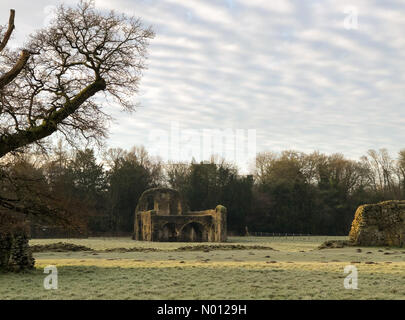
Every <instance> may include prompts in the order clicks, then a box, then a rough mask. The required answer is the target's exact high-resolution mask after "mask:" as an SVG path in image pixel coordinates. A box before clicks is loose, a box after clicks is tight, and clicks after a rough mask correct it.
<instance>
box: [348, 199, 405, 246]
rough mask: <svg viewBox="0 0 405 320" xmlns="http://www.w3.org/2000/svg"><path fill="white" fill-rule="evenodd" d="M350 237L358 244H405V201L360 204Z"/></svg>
mask: <svg viewBox="0 0 405 320" xmlns="http://www.w3.org/2000/svg"><path fill="white" fill-rule="evenodd" d="M349 237H350V240H351V242H353V243H354V244H356V245H364V246H399V247H402V246H404V245H405V201H385V202H381V203H377V204H366V205H362V206H360V207H359V208H358V209H357V211H356V213H355V217H354V220H353V223H352V227H351V230H350V234H349Z"/></svg>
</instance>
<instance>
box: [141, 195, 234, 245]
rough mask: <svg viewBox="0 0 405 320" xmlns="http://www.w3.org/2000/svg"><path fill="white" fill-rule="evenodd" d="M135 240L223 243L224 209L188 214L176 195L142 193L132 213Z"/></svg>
mask: <svg viewBox="0 0 405 320" xmlns="http://www.w3.org/2000/svg"><path fill="white" fill-rule="evenodd" d="M134 230H135V232H134V236H133V238H134V239H136V240H143V241H166V242H175V241H179V242H205V241H208V242H223V241H226V237H227V235H226V232H227V230H226V208H225V207H224V206H221V205H218V206H217V207H216V208H215V209H212V210H204V211H194V212H189V211H188V210H187V209H186V206H185V204H184V203H183V201H182V199H181V197H180V194H179V193H178V191H176V190H173V189H168V188H155V189H150V190H147V191H145V192H144V193H143V194H142V196H141V197H140V199H139V202H138V205H137V207H136V210H135V225H134Z"/></svg>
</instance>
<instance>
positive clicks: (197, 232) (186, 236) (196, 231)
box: [179, 222, 207, 242]
mask: <svg viewBox="0 0 405 320" xmlns="http://www.w3.org/2000/svg"><path fill="white" fill-rule="evenodd" d="M206 237H207V233H206V230H205V228H204V226H203V225H202V224H201V223H198V222H190V223H187V224H186V225H184V226H183V228H182V229H181V230H180V234H179V240H180V241H182V242H202V241H206V240H207V239H205V238H206Z"/></svg>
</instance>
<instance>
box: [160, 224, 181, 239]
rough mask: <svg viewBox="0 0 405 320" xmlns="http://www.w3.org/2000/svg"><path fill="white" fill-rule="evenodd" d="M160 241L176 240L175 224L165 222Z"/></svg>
mask: <svg viewBox="0 0 405 320" xmlns="http://www.w3.org/2000/svg"><path fill="white" fill-rule="evenodd" d="M160 241H163V242H176V241H178V239H177V231H176V225H175V224H174V223H166V224H165V225H164V226H163V228H162V233H161V237H160Z"/></svg>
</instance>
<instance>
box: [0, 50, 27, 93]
mask: <svg viewBox="0 0 405 320" xmlns="http://www.w3.org/2000/svg"><path fill="white" fill-rule="evenodd" d="M30 55H31V54H30V53H29V51H28V50H23V51H22V52H21V55H20V58H19V59H18V61H17V62H16V64H15V65H14V67H13V68H12V69H11V70H10V71H9V72H7V73H5V74H4V75H2V76H0V90H1V89H3V88H4V87H5V86H6V85H8V84H9V83H10V82H11V81H13V80H14V79H15V78H16V77H17V76H18V75H19V74H20V72H21V71H22V69H23V68H24V66H25V65H26V64H27V61H28V59H29V57H30Z"/></svg>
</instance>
